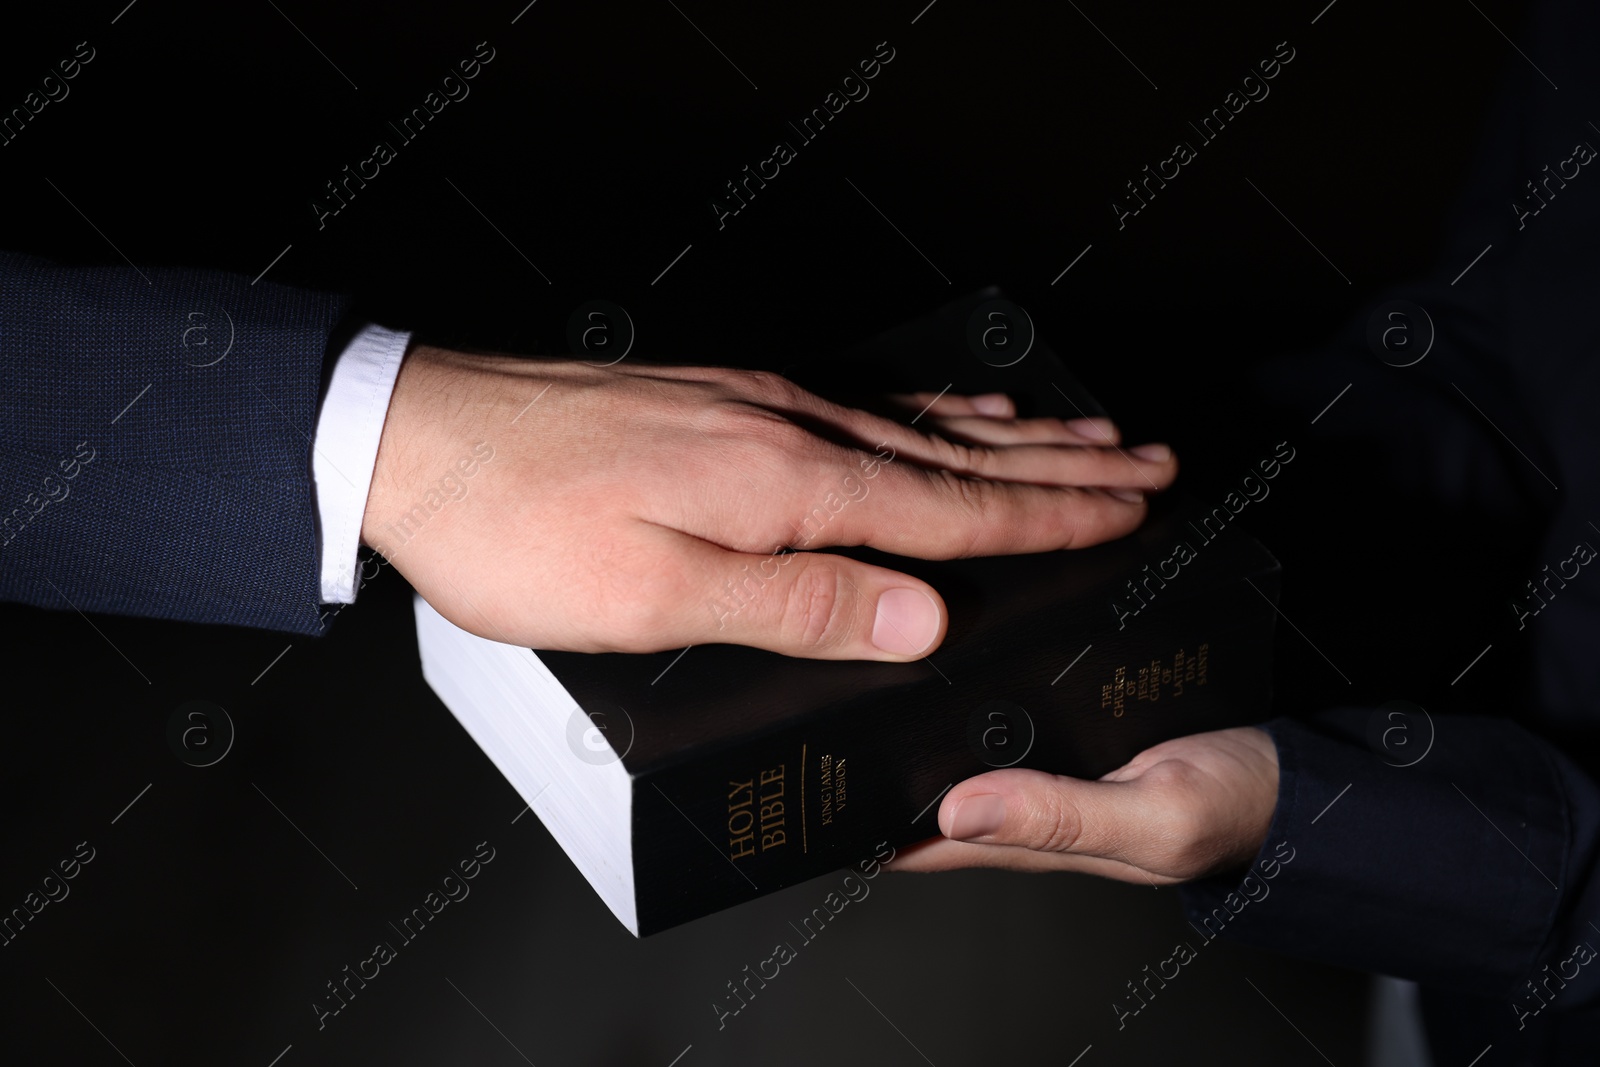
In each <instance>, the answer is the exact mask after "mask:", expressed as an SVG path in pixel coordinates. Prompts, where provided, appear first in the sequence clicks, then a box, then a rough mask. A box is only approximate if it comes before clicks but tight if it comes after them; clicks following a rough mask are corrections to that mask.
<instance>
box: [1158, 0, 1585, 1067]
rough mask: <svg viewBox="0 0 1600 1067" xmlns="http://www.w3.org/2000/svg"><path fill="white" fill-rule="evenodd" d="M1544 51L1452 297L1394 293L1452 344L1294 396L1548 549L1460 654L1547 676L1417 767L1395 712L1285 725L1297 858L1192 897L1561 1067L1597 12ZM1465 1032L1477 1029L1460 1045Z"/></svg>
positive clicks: (1483, 175)
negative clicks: (1388, 979) (1524, 660)
mask: <svg viewBox="0 0 1600 1067" xmlns="http://www.w3.org/2000/svg"><path fill="white" fill-rule="evenodd" d="M1526 33H1527V37H1526V42H1527V52H1528V54H1529V55H1531V56H1532V57H1533V60H1534V61H1537V62H1538V63H1539V65H1540V68H1542V69H1545V70H1551V71H1557V72H1559V75H1560V77H1561V79H1562V84H1561V90H1562V91H1561V92H1559V93H1557V92H1555V91H1554V89H1552V88H1551V87H1550V86H1549V85H1547V84H1546V83H1545V82H1544V81H1543V80H1542V77H1543V76H1542V74H1540V73H1538V72H1536V71H1535V70H1534V69H1533V68H1532V67H1531V66H1529V65H1528V64H1527V63H1524V62H1521V61H1520V60H1517V59H1513V63H1515V64H1517V65H1516V67H1515V72H1514V74H1513V75H1512V77H1511V83H1512V84H1511V86H1510V89H1509V91H1508V93H1507V94H1506V95H1505V97H1504V99H1502V100H1501V101H1500V102H1499V103H1498V104H1497V106H1496V108H1495V111H1494V113H1493V114H1492V115H1491V120H1490V125H1489V131H1488V135H1487V137H1486V138H1485V141H1484V144H1483V147H1482V150H1481V152H1480V156H1479V160H1478V164H1477V166H1476V168H1475V170H1474V173H1473V177H1472V179H1471V183H1470V186H1469V188H1468V189H1467V190H1466V193H1465V197H1464V200H1463V202H1462V205H1461V208H1460V210H1459V211H1458V212H1457V215H1456V217H1455V219H1454V220H1453V221H1452V224H1451V236H1450V242H1449V248H1448V249H1447V251H1446V255H1445V257H1444V260H1443V262H1442V263H1441V265H1440V267H1439V269H1438V271H1437V274H1436V278H1435V280H1434V281H1432V282H1426V283H1419V284H1417V285H1414V286H1408V287H1405V288H1404V289H1403V290H1399V291H1397V292H1395V293H1393V294H1389V295H1390V296H1397V297H1404V298H1406V299H1409V300H1411V301H1414V302H1415V303H1416V304H1420V305H1421V306H1422V307H1424V308H1425V309H1426V310H1427V312H1428V313H1429V314H1430V315H1431V316H1432V320H1433V324H1434V326H1435V327H1437V330H1438V337H1437V344H1436V347H1435V348H1434V349H1433V350H1432V352H1431V353H1430V354H1429V355H1428V357H1427V358H1426V359H1425V360H1424V361H1422V362H1420V363H1417V364H1416V365H1415V366H1411V367H1405V368H1391V367H1386V366H1384V365H1382V364H1381V363H1379V362H1378V360H1377V359H1376V358H1373V356H1372V354H1371V353H1369V352H1368V351H1367V344H1366V340H1365V336H1364V333H1365V328H1366V325H1367V323H1366V321H1365V319H1363V320H1362V321H1360V322H1358V323H1356V324H1355V327H1354V329H1353V330H1352V331H1351V332H1350V334H1349V335H1348V336H1347V337H1346V338H1345V340H1344V342H1343V344H1342V345H1341V346H1339V348H1338V349H1337V350H1335V351H1332V352H1328V353H1324V354H1323V355H1322V356H1321V357H1319V358H1316V359H1309V360H1307V359H1302V360H1301V361H1299V362H1298V365H1297V366H1298V373H1282V374H1279V375H1278V376H1277V378H1276V381H1275V384H1276V385H1277V386H1279V387H1280V388H1279V389H1278V390H1276V392H1277V394H1278V395H1280V396H1284V397H1286V398H1287V399H1288V400H1289V401H1290V402H1291V403H1292V404H1293V405H1294V406H1296V407H1298V408H1299V409H1300V410H1301V411H1302V412H1303V413H1304V414H1305V416H1306V417H1308V418H1309V417H1310V416H1311V415H1313V414H1315V413H1316V412H1317V410H1318V408H1319V407H1321V406H1322V405H1325V404H1326V403H1327V401H1328V399H1329V398H1331V397H1332V396H1333V395H1334V393H1335V392H1337V391H1338V390H1339V389H1340V388H1341V387H1343V386H1344V385H1345V384H1346V383H1348V382H1354V383H1355V385H1354V386H1353V387H1352V392H1351V395H1350V396H1349V397H1348V398H1346V401H1345V403H1346V404H1348V405H1349V407H1348V408H1347V409H1346V410H1345V412H1343V413H1338V412H1336V413H1335V414H1334V415H1333V416H1330V418H1328V419H1327V420H1325V421H1324V422H1323V423H1322V425H1320V426H1318V427H1317V431H1318V432H1319V433H1322V434H1324V437H1323V440H1324V441H1331V442H1334V443H1335V444H1336V445H1337V444H1346V443H1353V442H1354V441H1356V440H1357V439H1364V440H1368V441H1372V442H1376V443H1378V445H1379V446H1380V447H1379V448H1378V449H1377V450H1376V452H1375V454H1377V455H1381V456H1382V457H1384V460H1385V462H1384V464H1383V465H1382V466H1376V467H1373V468H1370V469H1368V470H1366V471H1364V472H1363V475H1362V476H1363V477H1365V478H1366V479H1367V481H1368V484H1376V483H1377V482H1378V481H1379V480H1384V481H1387V482H1389V483H1392V484H1393V486H1394V487H1397V488H1399V489H1400V490H1402V491H1404V492H1407V493H1412V494H1415V495H1416V497H1417V498H1418V499H1427V500H1429V501H1430V502H1432V503H1433V504H1434V505H1435V506H1436V507H1438V508H1439V509H1440V511H1441V513H1442V512H1444V511H1445V510H1446V509H1454V511H1453V513H1460V514H1465V513H1472V514H1475V515H1480V516H1491V517H1492V516H1504V517H1513V518H1516V519H1518V520H1519V521H1520V522H1521V523H1522V524H1523V525H1524V526H1526V527H1529V528H1533V527H1536V526H1537V527H1542V529H1541V531H1540V536H1539V537H1538V538H1537V539H1536V540H1537V544H1538V548H1537V550H1536V551H1537V555H1536V557H1535V558H1533V559H1532V560H1530V561H1528V562H1527V564H1526V567H1527V571H1526V574H1527V576H1528V577H1529V578H1533V579H1535V580H1537V581H1538V582H1539V583H1540V584H1539V586H1538V587H1537V588H1535V587H1534V585H1533V583H1531V582H1530V583H1528V586H1527V588H1515V589H1513V588H1502V587H1500V586H1499V584H1498V583H1496V582H1492V581H1480V582H1478V583H1477V584H1478V585H1480V587H1481V588H1480V589H1479V593H1480V594H1481V597H1482V598H1484V599H1485V600H1486V601H1496V602H1498V603H1499V604H1500V605H1503V606H1504V609H1505V610H1504V611H1503V612H1502V614H1501V615H1500V616H1499V617H1500V622H1499V623H1498V624H1496V625H1497V627H1498V628H1497V629H1492V630H1487V631H1483V632H1476V631H1475V632H1474V633H1472V634H1471V635H1467V636H1464V637H1463V641H1462V644H1461V646H1460V647H1461V648H1462V650H1463V651H1462V655H1461V659H1460V663H1461V665H1462V666H1466V665H1467V662H1466V661H1467V659H1468V658H1469V657H1470V655H1471V654H1472V652H1473V651H1474V650H1475V649H1476V648H1478V647H1482V646H1484V645H1487V644H1489V643H1490V642H1491V641H1492V642H1493V646H1492V647H1493V648H1494V652H1493V653H1492V655H1495V656H1508V655H1514V654H1519V653H1525V654H1527V656H1528V658H1529V660H1530V662H1531V663H1532V671H1531V673H1530V674H1529V676H1528V677H1527V678H1526V679H1525V682H1524V684H1523V685H1522V686H1521V694H1520V698H1519V699H1514V700H1512V701H1510V702H1508V703H1507V704H1506V705H1505V706H1504V708H1503V714H1504V715H1505V716H1506V719H1505V720H1501V719H1494V718H1484V717H1479V716H1473V715H1465V714H1451V708H1450V707H1449V702H1450V701H1452V700H1454V701H1458V702H1459V701H1460V700H1461V699H1462V698H1463V695H1464V694H1466V692H1467V690H1468V689H1469V688H1470V687H1471V686H1472V685H1474V684H1476V683H1477V681H1478V679H1477V678H1474V677H1473V676H1470V675H1467V672H1466V671H1463V672H1462V675H1467V677H1466V679H1465V681H1462V684H1461V686H1460V687H1459V688H1456V687H1455V683H1453V682H1452V683H1451V684H1450V686H1443V685H1439V686H1437V687H1436V691H1438V692H1440V693H1441V694H1442V695H1441V699H1440V701H1439V702H1437V703H1433V704H1432V707H1431V710H1432V712H1433V719H1432V720H1431V725H1427V723H1426V722H1425V720H1422V719H1420V718H1415V719H1413V720H1411V721H1409V722H1408V723H1407V724H1406V725H1407V727H1408V729H1409V730H1411V731H1413V737H1412V739H1411V740H1412V741H1414V742H1415V743H1416V744H1417V745H1419V746H1420V745H1421V744H1422V743H1423V740H1424V733H1426V736H1427V737H1431V740H1432V748H1431V749H1429V750H1427V754H1426V755H1425V756H1424V757H1422V758H1420V759H1416V758H1415V754H1414V753H1409V752H1408V753H1405V754H1404V756H1403V758H1395V757H1396V756H1398V755H1399V753H1397V752H1393V751H1390V752H1385V751H1384V746H1383V745H1382V744H1381V743H1380V744H1378V745H1376V746H1375V745H1374V744H1373V741H1374V738H1373V737H1371V736H1369V730H1370V729H1371V726H1372V722H1373V717H1374V715H1375V714H1377V715H1379V716H1380V717H1381V721H1380V722H1379V724H1378V729H1379V731H1380V733H1381V730H1382V729H1383V728H1385V727H1386V726H1387V725H1388V719H1387V717H1386V715H1385V713H1383V712H1382V711H1381V710H1380V711H1378V712H1374V711H1373V710H1372V709H1365V708H1334V709H1332V710H1328V711H1324V712H1322V713H1320V714H1315V715H1310V716H1308V717H1305V718H1300V719H1290V718H1284V719H1279V720H1276V721H1274V722H1272V723H1269V724H1268V725H1267V728H1268V730H1269V732H1270V733H1271V735H1272V737H1273V739H1274V741H1275V743H1276V745H1277V749H1278V753H1279V758H1280V763H1281V777H1280V790H1279V797H1278V804H1277V808H1276V810H1275V812H1274V815H1273V824H1272V829H1271V831H1270V836H1269V838H1268V841H1267V844H1266V846H1265V847H1264V848H1263V850H1262V852H1261V854H1260V855H1259V856H1258V857H1257V861H1256V863H1257V868H1258V869H1260V865H1263V864H1270V863H1271V861H1272V860H1273V859H1274V858H1277V857H1279V856H1281V853H1279V852H1277V851H1275V850H1277V849H1279V848H1282V849H1285V850H1287V849H1292V850H1293V854H1294V859H1293V860H1292V862H1290V863H1288V864H1283V865H1282V867H1281V870H1280V869H1279V868H1278V867H1273V868H1271V869H1272V870H1273V871H1274V874H1275V881H1273V882H1272V883H1271V888H1270V892H1269V893H1265V894H1263V892H1262V890H1261V889H1260V886H1259V885H1257V886H1256V887H1255V888H1254V889H1252V890H1251V893H1245V892H1243V891H1241V888H1240V887H1241V882H1242V880H1243V877H1244V872H1234V873H1232V874H1230V875H1227V876H1223V877H1218V878H1212V879H1207V880H1204V881H1201V882H1198V883H1195V884H1192V885H1190V886H1187V887H1185V888H1184V889H1183V890H1181V896H1182V899H1183V901H1184V906H1185V910H1186V912H1187V913H1188V916H1189V918H1190V920H1191V921H1192V922H1194V923H1196V924H1197V926H1198V925H1203V924H1206V921H1207V920H1208V919H1209V920H1210V922H1209V925H1207V926H1206V929H1207V930H1218V929H1220V930H1221V931H1222V933H1223V935H1224V936H1229V937H1233V938H1236V939H1238V940H1241V941H1245V942H1248V943H1251V944H1255V945H1258V946H1262V947H1270V948H1273V949H1276V950H1279V951H1283V952H1288V953H1291V954H1294V955H1298V956H1302V957H1305V958H1310V959H1315V960H1319V961H1322V962H1326V963H1331V964H1336V965H1341V966H1347V967H1352V968H1358V969H1362V970H1369V971H1377V972H1381V973H1387V974H1391V975H1395V976H1398V977H1403V978H1409V979H1413V980H1415V981H1417V982H1419V983H1421V984H1422V985H1423V986H1424V992H1425V998H1427V999H1428V1002H1429V1003H1430V1005H1431V1007H1430V1035H1431V1037H1432V1039H1433V1041H1434V1044H1435V1048H1434V1052H1435V1056H1436V1062H1440V1063H1444V1062H1466V1061H1467V1060H1469V1059H1471V1058H1472V1056H1473V1055H1476V1054H1481V1051H1482V1050H1483V1048H1484V1044H1485V1042H1487V1041H1490V1040H1493V1041H1496V1042H1498V1041H1500V1040H1502V1039H1506V1040H1510V1039H1512V1038H1513V1037H1515V1040H1516V1041H1517V1042H1518V1044H1517V1048H1518V1049H1519V1050H1520V1052H1519V1054H1528V1053H1530V1052H1542V1053H1543V1054H1545V1055H1546V1056H1547V1057H1548V1058H1546V1059H1540V1060H1539V1062H1556V1061H1557V1059H1558V1058H1559V1057H1558V1056H1557V1053H1556V1051H1555V1050H1556V1049H1558V1048H1559V1049H1560V1055H1561V1056H1570V1057H1572V1058H1570V1059H1566V1058H1559V1061H1560V1062H1563V1063H1565V1062H1585V1063H1594V1062H1597V1059H1596V1057H1597V1056H1600V1048H1597V1045H1600V959H1597V958H1596V954H1595V948H1596V947H1600V887H1597V877H1596V876H1597V872H1600V786H1597V784H1596V778H1595V776H1594V772H1595V769H1596V766H1597V763H1596V760H1595V752H1596V751H1600V748H1597V746H1595V745H1594V740H1595V739H1596V737H1597V736H1600V729H1597V727H1600V656H1597V655H1596V654H1595V649H1596V648H1597V647H1600V576H1597V575H1594V574H1589V573H1588V571H1590V570H1594V569H1595V568H1594V567H1590V566H1588V561H1589V560H1590V559H1593V558H1594V553H1593V548H1592V547H1589V543H1591V542H1592V545H1593V546H1600V526H1596V525H1595V523H1597V522H1600V462H1597V457H1600V420H1597V419H1596V418H1595V417H1594V412H1593V402H1594V398H1595V397H1596V396H1597V395H1600V360H1597V359H1596V353H1597V352H1600V320H1597V319H1596V317H1595V316H1594V315H1593V314H1592V310H1591V308H1592V294H1593V292H1594V289H1595V286H1596V284H1597V280H1600V252H1597V250H1600V176H1597V175H1596V174H1595V173H1594V170H1595V167H1594V165H1592V163H1591V162H1589V161H1591V160H1596V158H1597V156H1596V153H1595V152H1594V151H1593V147H1594V146H1596V145H1600V135H1597V134H1596V131H1595V128H1594V127H1592V126H1591V125H1589V123H1588V120H1587V116H1586V115H1585V113H1584V112H1583V110H1582V107H1583V105H1582V101H1588V100H1592V99H1594V97H1595V94H1596V92H1597V91H1600V70H1597V68H1596V67H1595V65H1594V63H1593V62H1592V59H1591V58H1590V51H1591V50H1592V48H1593V44H1594V41H1595V40H1596V39H1600V10H1597V9H1595V8H1594V7H1593V6H1592V5H1581V6H1580V5H1576V4H1568V5H1554V4H1552V5H1546V6H1545V7H1544V9H1543V10H1541V11H1539V12H1538V13H1537V16H1536V18H1535V20H1534V23H1533V25H1532V26H1531V27H1530V28H1529V29H1528V30H1527V31H1526ZM1569 97H1570V98H1571V99H1570V100H1569V99H1568V98H1569ZM1563 174H1565V177H1562V176H1561V175H1563ZM1469 267H1470V269H1468V268H1469ZM1290 394H1296V395H1292V396H1291V395H1290ZM1373 524H1374V525H1375V526H1378V525H1379V518H1378V517H1375V518H1374V519H1373ZM1380 529H1381V526H1380ZM1413 562H1414V563H1415V565H1416V566H1417V567H1419V568H1421V567H1426V566H1427V565H1428V564H1429V562H1430V561H1429V560H1427V559H1417V560H1414V561H1413ZM1541 565H1547V566H1545V567H1541ZM1458 577H1459V579H1460V581H1461V582H1462V583H1465V584H1468V585H1470V584H1473V583H1474V579H1475V578H1476V577H1477V576H1476V575H1474V574H1472V573H1462V574H1460V575H1459V576H1458ZM1286 579H1287V581H1286V590H1289V591H1292V584H1291V583H1292V582H1293V575H1292V574H1288V575H1286ZM1291 611H1292V609H1291ZM1436 621H1437V623H1438V625H1440V626H1448V625H1450V624H1451V620H1449V619H1445V618H1440V619H1438V620H1436ZM1355 625H1360V623H1355ZM1469 638H1470V639H1469ZM1484 651H1485V652H1486V653H1487V652H1488V649H1485V650H1484ZM1394 652H1395V653H1396V654H1398V655H1405V654H1406V649H1404V648H1403V647H1402V648H1397V649H1395V650H1394ZM1480 655H1481V654H1480ZM1474 662H1475V661H1474ZM1476 669H1477V671H1479V672H1480V675H1479V677H1481V672H1483V671H1484V670H1485V669H1486V668H1485V667H1483V666H1479V667H1477V668H1476ZM1457 680H1458V681H1461V678H1460V677H1459V676H1458V679H1457ZM1422 681H1423V680H1419V683H1418V684H1419V685H1421V684H1422ZM1284 710H1286V711H1292V712H1298V711H1302V710H1304V709H1284ZM1510 719H1516V720H1519V722H1512V721H1507V720H1510ZM1519 723H1520V724H1519ZM1425 727H1426V730H1425ZM1557 739H1559V740H1557ZM1375 748H1376V751H1375ZM1386 757H1387V758H1386ZM1404 764H1409V765H1404ZM1259 881H1260V879H1257V882H1259ZM1252 895H1254V896H1256V897H1258V899H1251V896H1252ZM1446 1004H1447V1005H1449V1010H1448V1011H1445V1009H1443V1008H1441V1007H1440V1005H1446ZM1445 1014H1448V1015H1449V1016H1450V1018H1451V1022H1452V1024H1454V1025H1451V1026H1441V1025H1439V1023H1440V1022H1441V1020H1442V1019H1443V1017H1444V1015H1445ZM1453 1035H1454V1036H1453ZM1461 1035H1470V1036H1461ZM1452 1041H1459V1042H1460V1043H1461V1044H1460V1047H1456V1046H1455V1045H1452V1044H1451V1042H1452ZM1469 1042H1471V1044H1470V1045H1469V1044H1468V1043H1469ZM1500 1054H1501V1053H1500V1051H1499V1050H1498V1049H1497V1051H1496V1055H1500Z"/></svg>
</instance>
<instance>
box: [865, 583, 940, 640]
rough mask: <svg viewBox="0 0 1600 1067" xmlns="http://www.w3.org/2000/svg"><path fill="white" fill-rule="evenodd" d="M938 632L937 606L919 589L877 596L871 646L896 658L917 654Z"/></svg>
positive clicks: (902, 589) (899, 590)
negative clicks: (876, 609)
mask: <svg viewBox="0 0 1600 1067" xmlns="http://www.w3.org/2000/svg"><path fill="white" fill-rule="evenodd" d="M938 633H939V606H938V605H937V604H935V603H934V602H933V600H932V599H931V598H930V597H929V596H928V594H927V593H924V592H923V591H922V590H920V589H905V588H901V589H890V590H888V591H887V592H885V593H884V594H883V595H882V596H880V597H878V621H877V622H875V623H873V625H872V643H873V644H874V645H877V646H878V647H879V648H881V649H882V650H883V651H885V652H892V653H894V654H895V655H897V656H916V655H920V654H921V653H922V652H923V651H924V650H925V649H926V648H927V647H928V646H929V645H930V644H932V643H933V639H934V637H936V636H937V635H938Z"/></svg>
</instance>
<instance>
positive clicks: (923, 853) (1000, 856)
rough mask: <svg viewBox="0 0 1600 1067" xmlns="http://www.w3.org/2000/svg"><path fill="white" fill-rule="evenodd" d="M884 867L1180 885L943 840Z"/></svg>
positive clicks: (1117, 865)
mask: <svg viewBox="0 0 1600 1067" xmlns="http://www.w3.org/2000/svg"><path fill="white" fill-rule="evenodd" d="M883 866H884V869H885V870H890V871H907V872H911V873H915V874H929V873H933V872H935V871H955V870H963V869H965V868H969V867H992V868H995V869H997V870H1006V871H1028V872H1038V873H1042V872H1055V871H1065V872H1070V873H1073V874H1092V875H1095V876H1097V877H1100V878H1113V879H1116V880H1117V881H1119V882H1132V883H1134V884H1136V885H1151V886H1163V885H1175V884H1177V883H1178V882H1179V881H1180V879H1177V878H1172V877H1169V876H1168V875H1165V874H1151V873H1149V872H1148V871H1145V870H1144V869H1143V868H1140V867H1135V866H1132V865H1131V864H1127V863H1123V862H1121V861H1120V860H1108V859H1103V858H1101V857H1099V856H1079V855H1076V854H1074V853H1070V852H1035V851H1034V850H1032V849H1029V848H1021V847H1018V846H1016V845H978V844H973V843H971V842H967V841H951V840H949V839H947V838H943V837H935V838H931V839H929V840H927V841H921V842H918V843H917V844H915V845H911V846H909V847H907V848H903V849H901V850H900V851H899V852H897V853H896V854H895V857H894V859H893V860H891V861H889V862H888V863H885V864H884V865H883Z"/></svg>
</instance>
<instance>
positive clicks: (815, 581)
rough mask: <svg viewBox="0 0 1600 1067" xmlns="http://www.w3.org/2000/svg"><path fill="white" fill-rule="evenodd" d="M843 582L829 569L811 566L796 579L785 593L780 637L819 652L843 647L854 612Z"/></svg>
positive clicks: (796, 645)
mask: <svg viewBox="0 0 1600 1067" xmlns="http://www.w3.org/2000/svg"><path fill="white" fill-rule="evenodd" d="M843 584H844V583H843V581H842V578H841V576H840V574H839V573H838V572H836V571H835V570H834V568H832V567H829V566H823V565H817V564H813V565H811V566H808V567H807V568H806V569H805V570H803V571H801V572H800V573H799V574H797V575H795V577H794V580H793V581H792V582H791V583H790V584H789V588H788V590H787V591H786V596H785V600H784V610H783V620H782V626H783V636H784V637H785V638H786V639H787V640H788V642H789V643H790V644H792V645H793V646H794V647H796V648H799V649H801V650H805V651H820V650H823V649H829V648H834V647H837V646H838V645H840V644H843V643H844V641H845V640H846V639H847V638H848V636H849V634H850V621H851V618H852V616H853V614H854V613H853V612H852V611H851V609H850V605H851V603H852V601H851V599H850V598H849V597H846V596H845V595H844V594H843V593H842V592H841V587H842V586H843Z"/></svg>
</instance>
